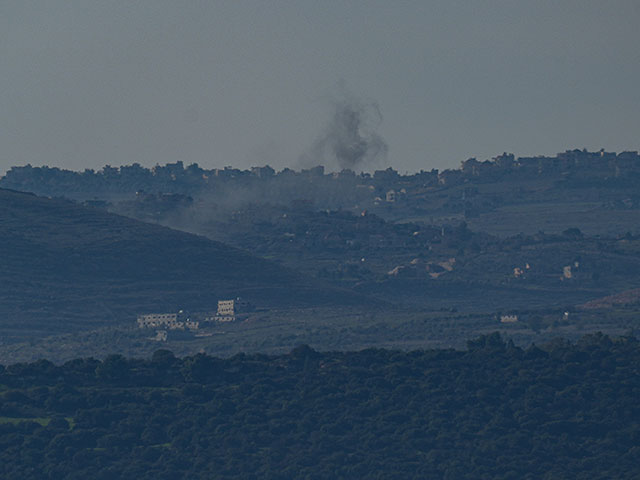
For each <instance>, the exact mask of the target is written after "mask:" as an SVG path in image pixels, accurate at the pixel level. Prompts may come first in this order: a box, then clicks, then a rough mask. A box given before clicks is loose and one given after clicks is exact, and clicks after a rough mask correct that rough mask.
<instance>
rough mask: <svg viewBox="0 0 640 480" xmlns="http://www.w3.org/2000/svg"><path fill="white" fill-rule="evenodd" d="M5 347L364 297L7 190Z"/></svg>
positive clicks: (199, 241) (186, 238)
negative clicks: (149, 315) (242, 302)
mask: <svg viewBox="0 0 640 480" xmlns="http://www.w3.org/2000/svg"><path fill="white" fill-rule="evenodd" d="M0 245H2V255H1V258H0V285H2V288H1V289H0V322H1V323H0V325H1V326H2V332H3V336H4V338H3V340H5V341H6V339H7V338H9V339H10V338H11V337H12V336H16V335H18V336H23V335H25V334H26V333H31V334H33V333H54V332H62V331H72V330H75V329H78V328H82V327H95V326H100V325H105V324H114V323H122V322H132V321H133V320H134V315H135V314H136V313H139V312H144V311H176V310H177V309H179V308H185V309H192V310H194V309H211V308H213V307H214V306H215V303H216V301H217V300H218V299H221V298H229V297H232V298H233V297H237V296H241V297H243V298H245V299H247V300H249V301H250V302H253V303H254V304H256V305H257V306H268V307H269V306H279V307H283V306H295V305H326V304H335V305H344V304H347V303H357V302H358V298H359V297H356V296H352V295H349V294H347V293H345V292H344V291H340V290H335V289H331V288H328V287H326V286H324V285H323V284H322V283H320V282H318V281H315V280H309V279H306V278H304V277H302V276H301V275H298V274H297V273H295V272H293V271H290V270H287V269H285V268H282V267H280V266H279V265H277V264H276V263H273V262H269V261H267V260H263V259H259V258H256V257H253V256H251V255H250V254H248V253H245V252H242V251H240V250H237V249H234V248H232V247H229V246H226V245H224V244H222V243H219V242H215V241H212V240H208V239H206V238H203V237H199V236H196V235H191V234H188V233H184V232H178V231H175V230H171V229H169V228H165V227H161V226H157V225H149V224H145V223H142V222H139V221H136V220H132V219H129V218H125V217H121V216H118V215H114V214H109V213H106V212H104V211H101V210H98V209H94V208H88V207H83V206H80V205H77V204H74V203H72V202H70V201H67V200H62V199H49V198H41V197H37V196H34V195H31V194H25V193H20V192H15V191H9V190H1V189H0Z"/></svg>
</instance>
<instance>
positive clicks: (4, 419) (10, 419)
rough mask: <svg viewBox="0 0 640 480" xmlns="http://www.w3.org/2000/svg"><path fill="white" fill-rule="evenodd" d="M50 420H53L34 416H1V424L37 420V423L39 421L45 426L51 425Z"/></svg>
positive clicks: (15, 423)
mask: <svg viewBox="0 0 640 480" xmlns="http://www.w3.org/2000/svg"><path fill="white" fill-rule="evenodd" d="M50 421H51V419H50V418H44V417H33V418H27V417H0V424H2V423H12V424H14V425H17V424H18V423H22V422H35V423H39V424H40V425H42V426H43V427H46V426H47V425H49V422H50Z"/></svg>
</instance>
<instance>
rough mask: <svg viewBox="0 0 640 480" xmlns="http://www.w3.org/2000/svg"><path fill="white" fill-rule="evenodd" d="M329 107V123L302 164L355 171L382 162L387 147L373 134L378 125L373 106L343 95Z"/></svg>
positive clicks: (385, 155)
mask: <svg viewBox="0 0 640 480" xmlns="http://www.w3.org/2000/svg"><path fill="white" fill-rule="evenodd" d="M332 107H333V115H332V117H331V120H330V121H329V123H328V124H327V126H326V127H325V129H324V132H323V133H322V135H320V137H319V138H318V139H317V140H316V141H315V142H314V144H313V146H312V147H311V149H310V151H309V152H307V153H306V154H305V155H303V156H302V157H301V162H302V163H303V164H305V165H306V166H311V165H325V166H327V167H329V168H331V167H334V166H335V167H338V168H339V169H346V168H348V169H351V170H354V171H357V170H362V169H365V168H367V167H371V166H375V165H378V164H380V163H382V162H383V161H384V160H386V158H387V152H388V150H389V147H388V146H387V143H386V142H385V141H384V139H383V138H382V136H380V134H379V133H377V131H376V130H377V128H378V127H379V126H380V124H381V123H382V114H381V113H380V108H379V107H378V104H377V103H376V102H370V101H369V102H368V101H364V100H362V99H359V98H356V97H355V96H353V95H352V94H349V93H347V92H344V91H343V92H342V94H341V95H340V97H339V98H337V99H335V100H334V101H333V102H332Z"/></svg>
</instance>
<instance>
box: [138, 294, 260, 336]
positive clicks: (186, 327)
mask: <svg viewBox="0 0 640 480" xmlns="http://www.w3.org/2000/svg"><path fill="white" fill-rule="evenodd" d="M239 307H240V308H241V309H242V307H247V304H246V303H245V302H241V301H240V299H235V300H219V301H218V308H217V310H216V311H215V313H211V312H208V313H189V312H185V311H184V310H180V311H179V312H177V313H145V314H140V315H138V318H137V322H136V323H137V325H138V328H154V329H156V330H157V332H156V337H154V338H153V339H154V340H159V341H166V340H167V331H168V330H172V331H184V332H192V333H196V332H197V331H198V330H200V327H201V325H205V324H209V325H213V324H215V323H227V322H233V321H235V320H236V318H237V310H238V308H239Z"/></svg>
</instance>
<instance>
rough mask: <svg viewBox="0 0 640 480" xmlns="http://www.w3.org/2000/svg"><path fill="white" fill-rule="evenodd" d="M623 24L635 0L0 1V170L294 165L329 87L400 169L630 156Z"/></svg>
mask: <svg viewBox="0 0 640 480" xmlns="http://www.w3.org/2000/svg"><path fill="white" fill-rule="evenodd" d="M639 23H640V2H638V1H637V0H632V1H612V0H608V1H591V0H580V1H559V0H555V1H504V2H502V1H492V2H481V1H474V2H470V1H462V2H457V1H451V0H448V1H437V2H434V1H426V0H423V1H417V2H410V1H389V0H384V1H366V2H364V1H363V2H357V1H351V2H345V1H328V0H323V1H321V2H320V1H314V2H311V1H302V0H296V1H288V2H283V1H268V2H267V1H225V2H214V1H195V0H194V1H177V0H170V1H164V0H148V1H138V2H136V1H131V0H128V1H102V0H100V1H89V0H80V1H53V0H47V1H45V0H42V1H28V0H17V1H13V0H0V173H2V172H3V171H5V170H6V169H7V168H8V167H10V166H11V165H23V164H26V163H31V164H33V165H45V164H48V165H51V166H59V167H66V168H72V169H84V168H100V167H101V166H103V165H104V164H111V165H114V166H115V165H121V164H126V163H133V162H139V163H141V164H143V165H146V166H152V165H155V164H156V163H166V162H173V161H176V160H182V161H184V162H185V163H193V162H197V163H199V164H200V165H201V166H203V167H208V168H212V167H221V166H224V165H233V166H237V167H242V168H244V167H249V166H251V165H264V164H266V163H268V164H271V165H272V166H273V167H275V168H277V169H281V168H283V167H285V166H292V167H298V166H299V165H300V163H299V158H300V157H301V156H304V154H305V152H308V151H309V149H310V148H311V147H312V145H313V144H314V142H315V141H317V139H318V137H319V136H321V135H322V134H323V133H322V132H323V131H325V129H326V128H327V123H328V122H329V121H330V120H331V116H332V113H331V105H332V101H333V100H335V98H336V96H340V95H342V93H341V92H342V91H343V90H345V89H346V90H348V92H350V93H349V95H351V96H352V97H355V98H358V99H360V100H361V102H363V103H364V104H368V103H373V102H376V103H377V104H378V106H379V109H380V112H381V114H382V117H383V120H382V123H380V124H379V125H378V124H376V127H375V128H377V134H378V135H379V136H381V137H382V138H383V139H384V140H385V141H386V143H387V145H388V148H389V149H388V156H387V159H386V163H387V164H388V165H391V166H393V167H394V168H396V169H398V170H400V171H416V170H420V169H431V168H446V167H457V166H458V165H459V163H460V161H461V160H464V159H466V158H468V157H472V156H474V157H477V158H479V159H486V158H490V157H492V156H495V155H497V154H499V153H502V152H503V151H508V152H513V153H515V154H516V155H534V154H554V153H556V152H559V151H563V150H565V149H568V148H582V147H586V148H588V149H599V148H601V147H603V148H605V149H607V150H615V151H621V150H629V149H632V150H640V138H639V136H638V132H640V122H639V120H638V115H639V113H640V90H639V85H640V48H638V45H640V39H639V38H638V36H639V34H638V32H639V31H640V30H639V29H638V25H639ZM345 86H346V87H345ZM332 99H333V100H332ZM378 166H382V165H376V167H378Z"/></svg>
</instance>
